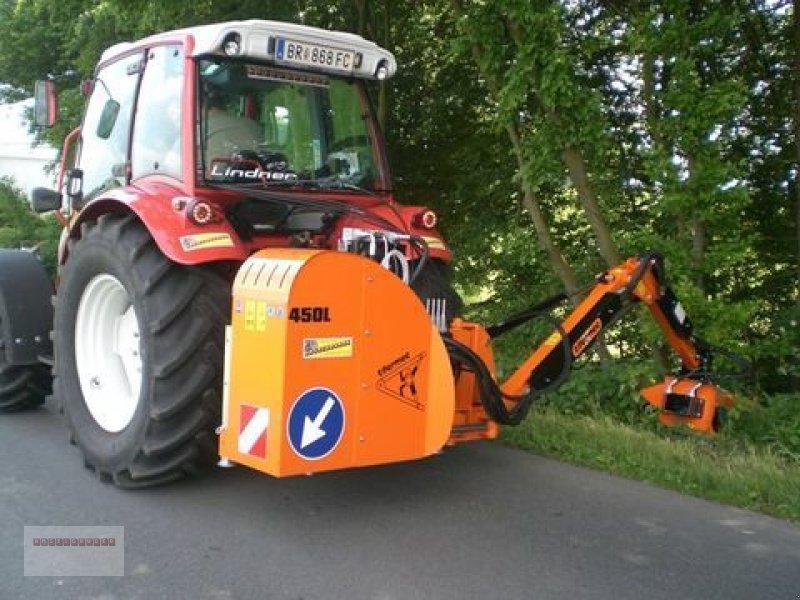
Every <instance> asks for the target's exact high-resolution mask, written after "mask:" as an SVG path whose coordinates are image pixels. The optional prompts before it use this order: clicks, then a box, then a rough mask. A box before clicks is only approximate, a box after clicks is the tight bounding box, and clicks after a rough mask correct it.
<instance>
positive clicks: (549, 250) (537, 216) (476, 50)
mask: <svg viewBox="0 0 800 600" xmlns="http://www.w3.org/2000/svg"><path fill="white" fill-rule="evenodd" d="M450 3H451V6H452V7H453V10H454V11H455V13H456V15H457V16H461V15H463V4H462V0H450ZM472 55H473V57H474V60H475V64H476V66H477V67H478V70H479V71H480V73H481V75H482V76H483V78H484V81H486V85H487V87H488V88H489V91H490V92H491V93H492V95H493V96H494V97H495V98H497V97H498V96H499V86H498V83H497V80H496V79H495V77H494V75H493V74H492V73H487V72H486V71H485V69H484V68H483V67H482V66H481V64H482V60H481V48H480V46H479V45H478V44H477V43H476V42H473V44H472ZM505 129H506V132H507V134H508V139H509V141H510V142H511V148H512V150H513V152H514V157H515V158H516V160H517V167H518V171H519V173H520V186H521V188H522V206H523V207H524V208H525V210H526V211H527V213H528V215H529V216H530V219H531V221H532V223H533V229H534V233H535V234H536V239H537V241H538V242H539V245H540V246H541V248H542V249H543V250H544V251H545V254H547V258H548V260H549V262H550V267H551V268H552V269H553V272H554V273H555V274H556V276H557V277H558V278H559V279H560V280H561V283H562V285H563V286H564V290H565V291H566V293H567V294H568V295H569V296H570V302H571V303H572V304H573V305H575V304H577V303H578V301H579V298H578V297H577V295H578V290H579V289H580V288H579V286H578V280H577V278H576V277H575V272H574V271H573V270H572V267H570V265H569V263H568V262H567V261H566V259H565V258H564V255H563V254H562V253H561V251H560V250H559V249H558V245H557V244H556V242H555V240H554V239H553V236H552V234H551V233H550V227H549V226H548V224H547V218H546V217H545V215H544V212H543V211H542V207H541V204H540V203H539V200H538V199H537V197H536V192H535V191H534V190H533V187H531V185H530V184H529V183H528V182H527V181H526V180H525V177H524V176H523V175H522V174H523V173H524V172H525V170H526V166H527V165H526V162H525V153H524V151H523V144H522V140H521V138H520V133H519V130H518V129H517V125H516V124H515V123H514V122H512V121H508V122H507V123H506V124H505ZM594 348H595V351H596V352H597V355H598V357H599V358H600V362H601V363H603V364H606V363H607V362H608V361H609V360H610V358H611V355H610V354H609V352H608V348H607V347H606V345H605V343H603V341H602V339H599V340H597V343H596V344H595V345H594Z"/></svg>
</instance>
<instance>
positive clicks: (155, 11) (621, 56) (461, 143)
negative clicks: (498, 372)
mask: <svg viewBox="0 0 800 600" xmlns="http://www.w3.org/2000/svg"><path fill="white" fill-rule="evenodd" d="M246 18H271V19H278V20H288V21H296V22H303V23H306V24H310V25H317V26H321V27H326V28H335V29H341V30H350V31H355V32H359V33H361V34H363V35H365V36H367V37H370V38H373V39H375V40H376V41H377V42H378V43H381V44H384V45H387V46H388V47H389V49H390V50H392V51H393V52H394V53H395V54H396V56H397V58H398V62H399V64H400V70H399V73H398V75H397V76H396V77H395V78H394V79H393V80H391V81H390V82H388V83H387V84H385V85H384V86H382V87H380V88H378V87H377V86H376V87H375V89H374V90H373V91H374V93H375V99H376V103H377V104H378V105H379V111H380V112H381V115H382V122H383V124H384V126H385V130H386V137H387V140H388V144H389V151H390V156H391V164H392V169H393V174H394V176H395V186H396V188H397V191H398V195H399V197H400V198H401V200H404V201H408V202H415V203H417V202H423V203H428V204H430V205H432V206H434V207H435V208H436V209H437V210H438V211H439V212H440V214H441V216H442V222H443V228H444V232H445V234H446V235H447V237H448V239H449V240H450V242H451V244H452V245H453V246H454V248H455V249H456V254H457V261H456V269H457V278H458V283H459V285H460V287H461V289H462V291H463V292H464V293H465V295H466V296H467V297H468V298H469V299H472V300H473V309H472V310H473V313H474V314H475V315H479V316H480V317H481V318H484V319H492V318H496V317H498V316H500V315H502V314H506V313H508V311H510V310H513V309H516V308H521V307H523V306H525V305H527V304H531V303H533V302H535V301H536V300H537V299H540V298H542V297H544V296H547V295H549V294H550V293H553V292H556V291H558V290H560V289H562V288H563V287H564V286H566V287H567V288H568V289H569V280H570V277H572V278H573V279H575V280H577V281H581V282H582V281H590V280H591V277H592V276H593V275H594V274H595V273H597V272H598V271H600V270H602V269H603V268H605V267H606V266H607V265H608V264H610V263H612V262H614V261H615V260H616V259H617V258H618V257H619V256H626V255H631V254H637V253H643V252H645V251H648V250H650V249H656V250H659V251H661V252H662V253H663V254H664V255H665V256H666V258H667V265H668V272H669V276H670V280H671V283H672V284H673V285H674V287H675V288H676V289H677V291H678V293H679V295H680V296H681V298H682V299H683V300H684V301H685V304H686V305H687V308H688V311H689V313H690V314H692V315H693V316H694V318H695V319H694V320H695V322H696V323H697V324H698V326H699V328H700V329H701V331H702V334H703V335H704V336H705V337H707V338H709V339H710V340H711V341H712V342H713V343H715V344H719V345H722V346H727V347H730V348H732V349H734V350H736V351H738V352H741V353H743V354H745V355H747V356H748V357H749V358H751V359H752V360H753V361H755V363H756V365H757V367H758V369H757V372H758V373H759V382H760V384H761V385H762V386H763V387H764V388H765V389H767V390H769V391H772V392H789V391H793V390H794V391H796V390H798V387H799V386H800V366H798V365H800V333H799V331H800V282H799V281H798V279H799V277H800V242H799V241H798V239H799V238H800V232H799V231H798V229H799V228H800V185H798V181H800V165H799V163H800V139H798V133H797V132H798V131H800V44H798V43H796V42H795V40H798V39H800V19H799V18H797V17H796V10H795V6H794V3H792V2H788V1H779V0H732V1H731V2H726V3H713V2H700V1H698V0H654V1H647V2H645V1H643V0H633V1H630V2H627V1H626V2H622V1H620V0H561V1H546V0H536V1H532V2H531V1H523V0H498V1H496V2H481V1H478V0H419V1H413V2H412V1H411V0H400V1H397V2H388V1H387V0H334V1H326V2H319V1H315V0H297V1H296V2H277V1H275V0H267V1H264V0H260V1H258V2H255V1H253V0H243V1H237V2H232V1H229V0H222V1H213V2H212V1H211V0H200V1H198V2H193V3H183V4H181V3H160V2H153V1H152V0H102V1H99V2H97V1H96V2H90V1H88V0H62V1H61V2H58V3H53V2H50V1H49V0H4V1H3V2H0V81H3V82H5V83H7V84H10V85H11V86H12V88H11V91H10V92H9V91H6V92H5V93H6V95H7V96H14V97H19V95H24V94H26V93H27V94H29V93H30V91H31V86H32V82H33V80H34V79H36V78H41V77H44V76H46V75H52V76H59V75H63V74H64V73H66V72H68V71H71V70H74V71H76V72H77V74H78V75H77V76H73V77H67V78H64V79H62V80H60V86H61V88H62V99H64V100H65V102H64V108H65V110H64V114H63V116H64V119H63V123H64V124H63V125H62V126H61V127H60V128H58V129H56V130H53V131H51V132H49V133H48V136H49V139H50V140H51V141H53V142H55V143H58V141H59V140H60V139H63V136H64V135H65V134H66V131H67V130H68V127H69V126H72V125H74V124H75V123H77V122H78V120H79V118H80V109H81V99H80V95H79V94H78V92H77V83H78V80H79V79H80V77H90V76H91V74H92V70H93V68H94V65H95V64H96V62H97V60H98V57H99V55H100V53H101V52H102V50H103V49H104V48H106V47H108V46H109V45H111V44H113V43H115V42H117V41H120V40H123V39H133V38H138V37H141V36H144V35H147V34H150V33H154V32H157V31H163V30H167V29H172V28H178V27H183V26H189V25H195V24H200V23H208V22H214V21H221V20H229V19H246ZM559 261H562V263H560V262H559ZM565 269H566V270H565ZM657 339H658V336H657V332H656V331H655V329H654V328H649V327H648V328H645V330H644V336H643V335H642V332H640V331H639V329H638V328H636V327H633V326H627V327H625V326H623V327H622V328H620V329H619V331H618V332H617V333H616V335H615V336H612V338H611V339H610V342H611V343H612V344H613V345H615V347H616V349H617V350H618V352H620V353H621V354H622V355H623V356H625V357H629V358H631V359H642V358H643V357H645V356H646V355H647V350H646V348H647V346H648V343H650V344H652V343H653V342H654V341H656V340H657ZM529 343H530V342H528V341H524V342H523V341H520V342H519V345H520V346H521V347H523V346H524V347H527V346H528V345H529ZM512 345H513V344H512ZM637 368H638V367H637Z"/></svg>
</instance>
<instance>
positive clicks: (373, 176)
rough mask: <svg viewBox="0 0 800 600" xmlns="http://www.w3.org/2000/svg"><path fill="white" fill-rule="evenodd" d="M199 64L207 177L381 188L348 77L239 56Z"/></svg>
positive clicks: (358, 98) (361, 106)
mask: <svg viewBox="0 0 800 600" xmlns="http://www.w3.org/2000/svg"><path fill="white" fill-rule="evenodd" d="M199 68H200V82H201V86H200V87H201V99H200V115H201V122H200V130H199V139H200V148H199V149H198V150H199V153H200V156H201V157H202V164H203V170H204V173H203V176H204V179H205V180H206V181H207V182H209V183H234V182H235V183H260V184H263V185H266V186H273V185H274V186H296V185H304V186H308V187H312V186H313V187H315V188H316V187H319V188H329V189H354V188H355V187H356V186H357V187H359V188H364V189H365V190H378V189H380V188H381V187H382V186H381V184H380V179H381V171H380V168H379V165H380V162H379V157H378V156H377V155H376V152H375V148H374V147H373V143H372V137H371V136H370V133H369V128H368V121H367V119H369V112H368V110H366V108H365V106H366V105H365V102H364V98H363V96H362V93H361V90H360V89H359V88H358V87H357V86H356V84H355V83H353V82H352V81H349V80H344V79H338V78H334V77H327V76H324V75H317V74H314V73H306V72H302V71H291V70H286V69H278V68H275V67H270V66H265V65H257V64H246V63H240V62H223V61H211V60H203V61H200V63H199Z"/></svg>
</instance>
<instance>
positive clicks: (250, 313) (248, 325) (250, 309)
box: [244, 300, 256, 331]
mask: <svg viewBox="0 0 800 600" xmlns="http://www.w3.org/2000/svg"><path fill="white" fill-rule="evenodd" d="M255 328H256V301H255V300H245V302H244V330H245V331H253V330H254V329H255Z"/></svg>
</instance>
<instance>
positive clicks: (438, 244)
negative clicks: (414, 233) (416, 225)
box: [422, 236, 447, 250]
mask: <svg viewBox="0 0 800 600" xmlns="http://www.w3.org/2000/svg"><path fill="white" fill-rule="evenodd" d="M422 239H423V240H425V241H426V242H428V247H429V248H432V249H433V250H447V246H445V245H444V242H443V241H442V240H440V239H439V238H437V237H433V236H423V238H422Z"/></svg>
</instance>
